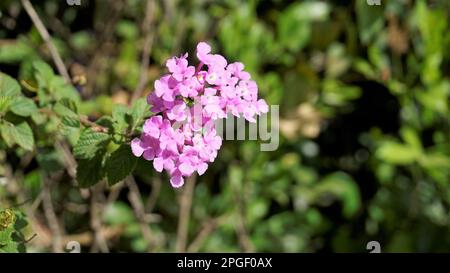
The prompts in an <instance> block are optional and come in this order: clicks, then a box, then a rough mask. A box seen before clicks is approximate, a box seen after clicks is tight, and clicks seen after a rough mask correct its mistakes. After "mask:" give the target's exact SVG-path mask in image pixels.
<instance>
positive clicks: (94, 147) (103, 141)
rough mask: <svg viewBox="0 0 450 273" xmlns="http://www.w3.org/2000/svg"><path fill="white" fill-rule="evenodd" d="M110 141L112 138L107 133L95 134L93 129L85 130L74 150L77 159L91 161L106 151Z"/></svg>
mask: <svg viewBox="0 0 450 273" xmlns="http://www.w3.org/2000/svg"><path fill="white" fill-rule="evenodd" d="M109 140H110V136H109V135H108V134H105V133H100V132H94V131H93V130H92V129H90V128H87V129H85V130H84V131H83V132H82V133H81V135H80V138H79V139H78V142H77V144H76V145H75V147H74V148H73V153H74V155H75V157H76V158H81V159H90V158H92V157H94V156H95V154H96V153H97V152H98V151H99V150H102V149H105V147H106V145H107V144H108V142H109Z"/></svg>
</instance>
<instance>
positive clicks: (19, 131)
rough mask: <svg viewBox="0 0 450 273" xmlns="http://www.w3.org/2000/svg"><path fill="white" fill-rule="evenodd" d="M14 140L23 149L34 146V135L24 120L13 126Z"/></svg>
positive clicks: (30, 149)
mask: <svg viewBox="0 0 450 273" xmlns="http://www.w3.org/2000/svg"><path fill="white" fill-rule="evenodd" d="M14 140H15V141H16V143H17V144H18V145H19V146H20V147H22V148H24V149H25V150H29V151H32V150H33V147H34V136H33V131H32V130H31V128H30V126H29V125H28V123H26V122H25V121H23V122H21V123H19V124H18V125H16V126H15V134H14Z"/></svg>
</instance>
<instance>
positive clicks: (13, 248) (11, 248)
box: [0, 241, 19, 253]
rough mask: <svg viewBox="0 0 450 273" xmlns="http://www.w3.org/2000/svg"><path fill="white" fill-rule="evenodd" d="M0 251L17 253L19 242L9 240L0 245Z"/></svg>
mask: <svg viewBox="0 0 450 273" xmlns="http://www.w3.org/2000/svg"><path fill="white" fill-rule="evenodd" d="M0 253H19V244H18V243H17V242H14V241H11V242H9V243H7V244H6V245H3V246H0Z"/></svg>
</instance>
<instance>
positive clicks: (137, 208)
mask: <svg viewBox="0 0 450 273" xmlns="http://www.w3.org/2000/svg"><path fill="white" fill-rule="evenodd" d="M125 182H126V184H127V186H128V189H129V190H130V191H129V193H128V200H130V203H131V206H132V207H133V210H134V214H135V216H136V218H137V220H138V221H139V226H140V229H141V232H142V236H143V237H144V240H145V241H147V244H148V245H147V249H148V250H150V249H151V247H152V242H153V240H152V231H151V229H150V226H149V223H150V221H149V217H147V215H146V213H145V208H144V204H143V203H142V196H141V192H140V191H139V188H138V186H137V184H136V181H135V180H134V178H133V176H131V175H129V176H128V177H127V178H126V180H125Z"/></svg>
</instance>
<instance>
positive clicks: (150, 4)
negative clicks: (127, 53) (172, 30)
mask: <svg viewBox="0 0 450 273" xmlns="http://www.w3.org/2000/svg"><path fill="white" fill-rule="evenodd" d="M154 10H155V1H154V0H147V6H146V9H145V18H144V22H143V25H142V32H143V33H144V35H145V40H144V48H143V50H142V60H141V69H140V75H139V82H138V85H137V87H136V89H135V90H134V93H133V96H132V97H131V103H133V102H134V101H135V100H136V99H138V98H139V97H140V96H141V95H142V92H143V91H144V89H145V85H146V84H147V81H148V76H147V75H148V65H149V62H150V60H149V59H150V53H151V48H152V44H153V36H154V32H153V29H152V23H153V16H154Z"/></svg>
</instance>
